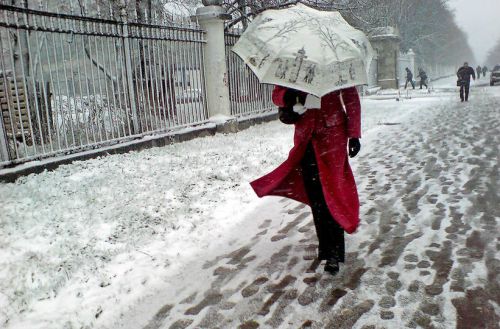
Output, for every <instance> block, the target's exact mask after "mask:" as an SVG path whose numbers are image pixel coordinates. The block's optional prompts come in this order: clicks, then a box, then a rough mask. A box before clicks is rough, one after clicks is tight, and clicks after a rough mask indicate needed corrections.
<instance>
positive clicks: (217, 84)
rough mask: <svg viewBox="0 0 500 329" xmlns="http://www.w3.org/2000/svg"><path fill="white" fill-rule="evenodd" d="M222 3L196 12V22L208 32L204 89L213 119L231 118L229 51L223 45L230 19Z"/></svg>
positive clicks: (205, 1)
mask: <svg viewBox="0 0 500 329" xmlns="http://www.w3.org/2000/svg"><path fill="white" fill-rule="evenodd" d="M221 2H222V1H216V0H215V1H214V0H212V1H209V0H204V1H203V4H204V5H205V7H200V8H198V9H197V10H196V16H194V17H193V19H194V20H196V21H198V22H199V24H200V25H201V27H202V28H203V29H204V30H205V32H206V44H205V58H204V66H205V86H206V93H207V105H208V113H209V117H210V118H214V117H216V116H217V117H218V118H216V119H217V120H220V118H221V116H227V117H229V116H231V104H230V101H229V86H228V73H227V65H226V48H225V42H224V21H225V20H228V19H229V18H231V16H230V15H229V14H227V13H226V12H225V10H224V8H222V7H221V6H220V4H221Z"/></svg>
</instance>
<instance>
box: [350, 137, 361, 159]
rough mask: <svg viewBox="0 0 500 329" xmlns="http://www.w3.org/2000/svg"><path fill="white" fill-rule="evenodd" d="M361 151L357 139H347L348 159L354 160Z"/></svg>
mask: <svg viewBox="0 0 500 329" xmlns="http://www.w3.org/2000/svg"><path fill="white" fill-rule="evenodd" d="M359 150H361V143H360V142H359V138H349V157H351V158H354V157H355V156H356V155H357V154H358V153H359Z"/></svg>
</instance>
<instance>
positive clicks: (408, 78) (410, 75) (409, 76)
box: [405, 68, 415, 89]
mask: <svg viewBox="0 0 500 329" xmlns="http://www.w3.org/2000/svg"><path fill="white" fill-rule="evenodd" d="M405 70H406V82H405V89H406V87H408V82H409V83H410V84H411V85H412V87H413V89H415V82H413V73H412V72H411V71H410V69H409V68H406V69H405Z"/></svg>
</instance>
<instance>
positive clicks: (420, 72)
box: [417, 67, 429, 89]
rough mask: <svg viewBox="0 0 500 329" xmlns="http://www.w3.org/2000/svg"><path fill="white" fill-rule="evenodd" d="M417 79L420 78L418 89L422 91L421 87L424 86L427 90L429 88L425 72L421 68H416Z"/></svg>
mask: <svg viewBox="0 0 500 329" xmlns="http://www.w3.org/2000/svg"><path fill="white" fill-rule="evenodd" d="M417 78H420V89H422V86H425V88H427V89H429V87H428V86H427V73H425V71H424V70H423V69H422V68H421V67H419V68H418V75H417Z"/></svg>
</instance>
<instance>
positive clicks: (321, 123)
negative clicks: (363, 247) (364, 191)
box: [251, 86, 361, 274]
mask: <svg viewBox="0 0 500 329" xmlns="http://www.w3.org/2000/svg"><path fill="white" fill-rule="evenodd" d="M272 99H273V102H274V104H276V105H277V106H278V107H279V119H280V120H281V121H282V122H283V123H286V124H295V138H294V146H293V148H292V149H291V150H290V152H289V155H288V159H287V160H286V161H285V162H283V163H282V164H281V165H280V166H278V167H277V168H276V169H274V170H273V171H272V172H271V173H269V174H267V175H265V176H263V177H261V178H259V179H257V180H255V181H253V182H252V183H251V185H252V187H253V189H254V191H255V193H256V194H257V195H258V196H259V197H263V196H266V195H276V196H282V197H287V198H290V199H294V200H296V201H299V202H302V203H305V204H307V205H309V206H310V207H311V212H312V215H313V221H314V225H315V227H316V234H317V237H318V242H319V245H318V259H319V260H320V261H321V260H325V261H326V264H325V271H327V272H329V273H331V274H336V273H337V272H338V271H339V264H340V263H343V262H344V260H345V244H344V243H345V242H344V231H345V232H347V233H353V232H354V231H355V230H356V228H357V227H358V225H359V199H358V192H357V188H356V183H355V181H354V176H353V173H352V171H351V167H350V166H349V160H348V159H349V157H351V158H352V157H354V156H356V154H357V153H358V152H359V150H360V148H361V144H360V142H359V138H360V137H361V121H360V120H361V104H360V100H359V96H358V92H357V90H356V88H355V87H350V88H346V89H342V90H337V91H333V92H331V93H329V94H327V95H325V96H323V97H321V99H319V98H317V97H314V96H313V95H311V94H307V93H304V92H302V91H298V90H295V89H291V88H287V87H282V86H276V87H275V88H274V91H273V94H272ZM344 107H345V109H344Z"/></svg>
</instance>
